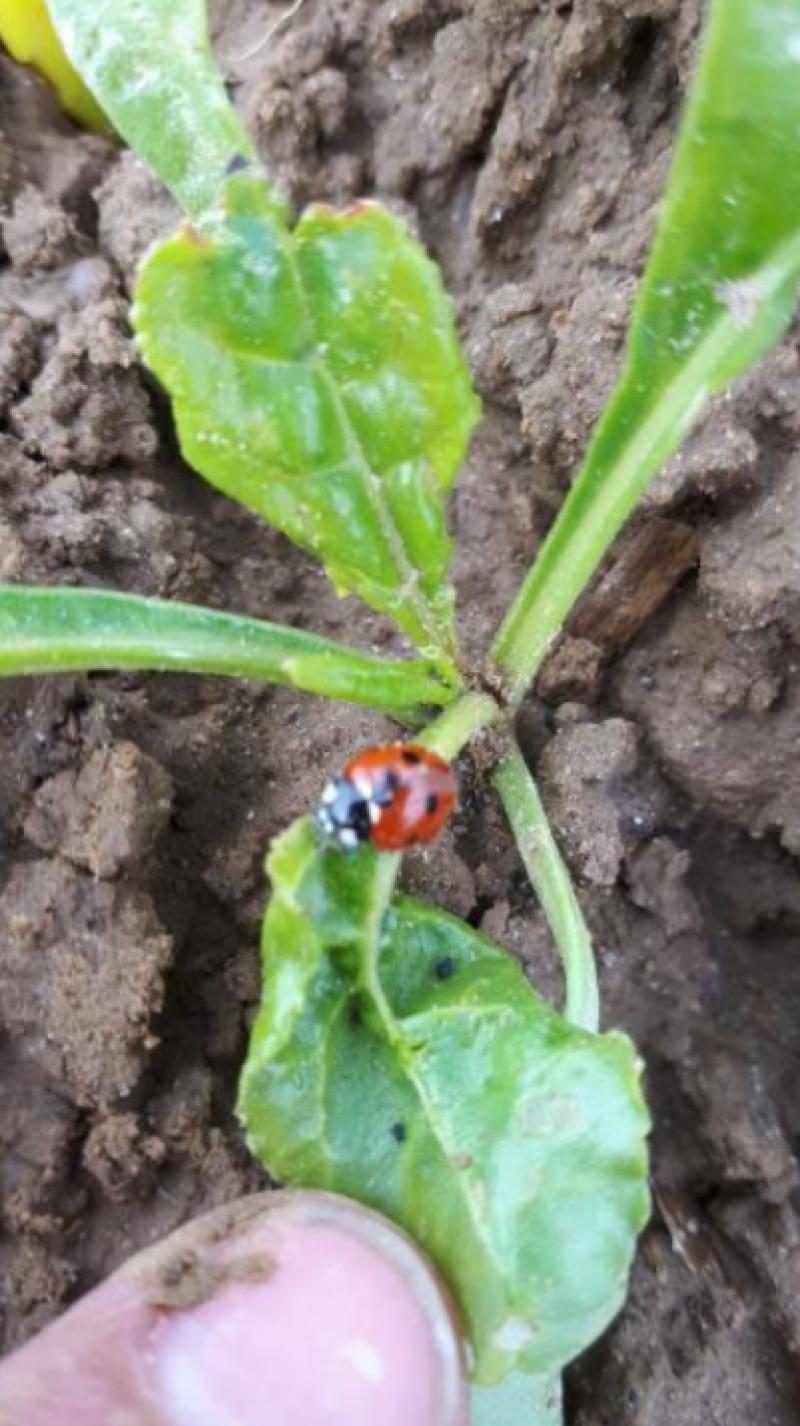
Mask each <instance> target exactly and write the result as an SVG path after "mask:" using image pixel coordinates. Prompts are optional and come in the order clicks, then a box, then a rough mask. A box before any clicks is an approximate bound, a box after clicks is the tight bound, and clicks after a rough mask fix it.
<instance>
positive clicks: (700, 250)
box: [494, 0, 800, 698]
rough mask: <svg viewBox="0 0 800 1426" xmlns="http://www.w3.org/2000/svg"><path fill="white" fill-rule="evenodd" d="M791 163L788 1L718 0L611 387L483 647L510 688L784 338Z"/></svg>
mask: <svg viewBox="0 0 800 1426" xmlns="http://www.w3.org/2000/svg"><path fill="white" fill-rule="evenodd" d="M798 172H800V9H798V7H797V5H795V4H787V3H786V0H714V3H713V4H712V7H711V17H710V22H709V27H708V32H707V34H706V38H705V43H704V46H703V51H702V57H701V61H700V66H699V69H698V72H697V75H696V78H695V82H694V86H693V89H692V94H691V99H690V102H689V106H688V109H687V112H686V115H685V117H684V121H683V125H682V128H681V133H680V140H679V143H678V148H677V152H676V155H675V161H674V164H673V168H672V173H671V176H670V180H669V184H668V188H667V193H666V196H665V200H664V207H663V211H662V215H661V220H660V222H659V225H658V231H657V233H656V238H655V243H654V246H653V251H652V255H651V257H650V261H649V263H648V265H647V270H646V272H645V276H644V279H643V281H642V285H641V288H640V291H639V295H638V299H637V302H636V307H635V310H634V315H633V322H632V326H631V331H630V335H629V340H628V350H627V357H626V362H625V368H624V371H623V374H622V377H621V380H620V382H619V384H618V386H617V388H616V390H615V391H614V394H613V396H612V397H611V400H610V402H609V404H608V406H607V408H606V410H605V412H604V415H603V417H602V419H601V421H600V424H599V426H598V427H597V430H596V432H595V435H594V438H593V440H592V443H591V445H590V447H589V450H588V453H587V455H586V459H585V462H584V464H583V467H582V469H581V471H580V474H579V475H578V477H577V479H576V481H575V484H574V485H573V487H572V490H571V491H570V494H569V496H568V497H567V499H566V501H565V503H564V505H563V507H562V509H561V512H560V514H559V517H558V519H557V520H556V523H555V525H554V526H553V528H552V530H551V532H550V534H549V536H548V538H547V539H546V541H545V543H544V545H543V546H542V548H541V550H540V551H539V554H538V557H537V559H536V562H535V564H534V566H533V568H532V570H531V572H530V573H529V575H528V577H527V579H526V581H525V583H524V585H523V587H522V590H521V591H520V594H519V596H518V597H517V600H516V601H515V604H514V605H513V606H512V609H511V610H510V611H509V614H508V616H507V618H506V620H505V622H504V624H503V626H502V628H501V630H500V633H499V635H498V638H497V640H496V643H495V648H494V654H495V658H496V660H497V662H498V664H499V665H500V666H501V668H502V669H503V670H504V671H505V672H506V673H507V675H508V676H509V679H510V683H511V691H512V694H513V695H514V696H515V697H517V698H519V697H521V696H522V693H523V692H524V690H525V688H526V686H527V684H528V682H529V681H530V679H531V678H532V677H533V675H534V673H535V672H536V670H537V668H538V667H539V664H540V663H541V660H542V658H543V657H544V654H545V653H546V651H547V648H548V646H549V644H550V643H551V641H552V639H553V638H554V637H555V635H556V634H557V633H558V632H559V630H560V629H561V627H562V625H563V622H564V620H565V618H566V616H567V614H568V613H569V611H570V609H571V608H572V605H573V604H574V602H575V600H576V598H577V597H578V595H579V594H580V592H581V590H582V589H583V588H584V586H585V585H586V583H587V581H588V580H589V579H590V578H591V576H592V574H593V573H594V571H595V570H596V568H597V566H598V564H599V562H600V560H601V559H602V557H603V555H604V554H605V551H606V549H607V548H608V546H609V544H610V543H611V540H612V539H613V537H614V535H615V534H616V532H617V530H618V529H619V528H620V525H621V524H622V522H623V521H624V520H625V518H626V516H627V515H628V514H629V512H630V510H631V508H632V507H633V505H634V504H635V502H636V500H637V499H638V497H639V496H640V495H641V493H642V491H643V490H644V488H645V486H646V485H647V483H648V482H649V480H650V479H651V478H652V477H653V476H654V475H655V474H656V472H657V471H658V469H659V468H660V466H661V465H663V463H664V462H665V461H666V460H667V458H668V457H669V456H670V455H671V454H672V453H673V452H674V451H675V449H676V448H677V446H678V445H679V444H680V442H681V440H682V439H683V437H684V436H685V435H686V433H687V431H688V430H689V428H690V426H691V425H692V423H693V422H694V421H695V419H696V417H697V416H698V414H699V412H700V411H701V409H702V407H703V405H704V403H705V402H706V400H707V398H708V397H709V396H710V395H711V394H712V392H715V391H718V390H719V389H720V388H721V387H722V386H724V385H725V384H726V383H727V382H729V381H730V380H731V379H732V377H734V376H736V375H737V374H738V373H739V372H741V371H743V370H744V369H745V367H747V366H748V365H749V364H750V363H751V362H753V361H755V359H756V358H757V357H758V356H760V355H761V354H762V353H763V352H765V351H766V350H767V349H768V348H769V347H770V346H772V344H773V343H774V342H776V341H777V340H778V339H779V337H780V336H781V334H782V333H783V332H784V330H785V328H786V326H787V323H788V322H789V320H790V318H791V316H792V313H793V311H794V307H795V302H796V297H797V287H798V281H799V280H800V182H798V179H797V175H798Z"/></svg>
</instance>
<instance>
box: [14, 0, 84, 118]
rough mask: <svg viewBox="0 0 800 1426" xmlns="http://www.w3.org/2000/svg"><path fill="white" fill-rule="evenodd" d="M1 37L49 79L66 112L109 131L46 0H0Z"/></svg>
mask: <svg viewBox="0 0 800 1426" xmlns="http://www.w3.org/2000/svg"><path fill="white" fill-rule="evenodd" d="M0 40H2V42H3V44H4V45H5V47H6V49H7V50H8V52H9V54H11V55H13V57H14V59H16V60H18V61H19V63H20V64H29V65H31V66H32V67H33V68H34V69H37V70H38V71H39V73H40V74H43V75H44V77H45V79H47V80H49V82H50V83H51V84H52V86H53V88H54V89H55V91H56V93H57V94H58V97H59V99H60V100H61V103H62V105H63V107H64V109H65V110H66V112H67V113H68V114H70V115H71V116H72V118H73V119H76V120H77V122H78V123H79V124H83V125H85V127H86V128H87V129H96V130H97V131H98V133H101V134H108V133H110V132H111V125H110V124H109V122H108V119H107V118H106V116H105V114H104V113H103V111H102V109H101V108H100V106H99V104H96V103H95V101H94V99H93V98H92V96H91V94H90V93H89V91H88V89H87V88H86V87H85V85H84V84H83V83H82V81H81V79H80V76H79V75H78V74H76V72H75V70H74V69H73V67H72V65H71V64H70V62H69V60H68V59H67V56H66V55H65V53H64V51H63V49H62V47H61V43H60V41H59V38H58V36H57V34H56V32H55V30H54V29H53V24H52V21H51V19H50V16H49V14H48V11H47V5H46V4H45V0H2V3H0Z"/></svg>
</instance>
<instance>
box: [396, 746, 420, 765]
mask: <svg viewBox="0 0 800 1426" xmlns="http://www.w3.org/2000/svg"><path fill="white" fill-rule="evenodd" d="M400 760H401V762H404V763H408V765H409V767H415V766H416V764H417V763H421V762H422V758H421V757H420V755H419V753H415V752H414V749H413V748H403V751H402V752H401V754H400Z"/></svg>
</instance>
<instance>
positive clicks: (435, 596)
mask: <svg viewBox="0 0 800 1426" xmlns="http://www.w3.org/2000/svg"><path fill="white" fill-rule="evenodd" d="M133 315H134V325H135V328H136V331H137V335H138V339H139V344H140V347H141V350H142V353H143V355H144V358H145V360H146V361H147V363H148V365H149V366H150V367H151V368H152V369H153V371H154V372H155V374H156V375H157V376H158V377H159V379H160V380H161V382H162V383H163V384H164V386H165V387H166V388H167V390H168V391H169V393H170V395H171V396H172V399H173V402H174V405H175V415H176V420H177V425H178V433H179V437H180V442H181V448H182V450H183V453H184V455H185V456H186V459H187V460H188V461H189V462H190V464H192V465H193V466H194V467H195V468H196V469H197V470H199V471H200V472H201V474H202V475H204V476H205V477H206V479H207V480H209V481H210V482H211V483H212V484H213V485H215V486H218V487H219V489H221V490H224V491H225V492H226V493H227V494H229V495H232V496H233V497H234V498H235V499H237V500H240V501H241V502H242V503H243V504H244V505H247V506H249V507H250V508H251V509H253V510H256V511H258V513H259V514H260V515H262V516H263V517H264V518H265V519H267V520H269V521H270V522H271V523H272V524H273V525H276V526H277V527H278V528H279V529H280V530H282V531H283V532H284V533H285V534H286V535H288V536H289V538H290V539H292V540H294V541H295V543H296V544H298V545H301V546H302V547H303V548H304V549H307V550H309V551H311V552H312V553H313V554H314V555H316V556H317V557H318V558H319V559H321V560H322V561H323V562H324V564H325V565H326V567H327V570H328V573H329V575H330V577H331V579H332V580H333V582H334V584H335V586H336V587H337V589H338V590H339V591H340V592H342V593H345V592H347V591H352V592H354V593H356V594H359V595H360V596H361V598H362V599H364V600H366V602H367V603H368V604H370V605H372V607H373V608H375V609H379V610H381V611H382V612H383V613H386V614H389V615H391V617H392V618H393V619H394V620H395V621H396V622H397V623H398V624H399V625H400V627H401V628H402V629H403V630H404V631H405V632H406V633H407V634H408V635H409V637H410V638H411V639H412V640H413V641H414V642H415V643H416V644H417V645H418V647H419V648H420V649H421V650H422V652H423V653H424V654H425V655H426V656H427V657H429V658H431V659H432V660H434V659H435V660H436V661H437V663H438V664H439V666H440V667H441V668H442V669H443V671H444V672H446V673H447V674H448V675H449V676H451V677H453V666H454V663H455V658H456V654H455V643H454V636H453V596H452V590H451V589H450V587H449V585H448V583H447V566H448V561H449V556H450V542H449V540H448V537H447V531H446V528H445V502H446V498H447V493H448V490H449V488H450V486H451V484H452V482H453V480H454V478H455V474H456V471H457V469H458V466H459V464H460V462H461V459H462V457H463V455H464V451H465V449H466V445H467V442H468V439H469V435H470V432H471V430H472V427H473V425H474V423H475V421H476V419H477V416H478V402H477V398H476V397H475V396H474V394H473V392H472V388H471V386H470V381H469V376H468V373H467V370H466V367H465V365H464V361H463V358H462V356H461V353H460V350H459V346H458V341H457V338H456V335H455V331H454V327H453V317H452V312H451V307H450V303H449V301H448V299H447V297H446V296H445V293H444V291H443V289H442V285H441V280H440V277H439V273H438V270H437V268H436V267H435V265H434V264H433V263H432V262H431V261H430V260H429V259H428V258H427V257H426V256H425V254H424V252H423V251H422V249H421V248H420V246H419V245H418V244H417V243H416V242H414V240H413V239H412V238H411V237H410V236H409V234H408V232H407V231H406V229H405V227H404V226H403V224H402V223H401V222H400V221H399V220H398V219H397V218H394V217H393V216H392V215H391V214H389V213H388V212H386V210H385V209H383V208H381V207H379V206H378V205H377V204H359V205H356V206H355V207H354V208H351V209H349V210H348V211H347V212H345V213H341V214H339V213H335V212H333V211H332V210H331V209H328V208H321V207H319V208H311V209H309V210H308V211H307V212H306V213H304V214H303V216H302V218H301V219H300V221H299V223H298V224H297V226H296V227H295V228H294V229H293V230H291V231H290V230H289V228H288V227H287V225H286V223H285V221H284V217H283V215H282V212H281V211H280V210H279V209H277V208H276V206H275V204H274V201H273V200H272V198H271V195H270V194H269V191H268V190H267V189H266V188H265V187H264V185H263V184H262V183H261V182H260V181H259V180H257V179H255V178H253V177H250V176H247V175H245V174H242V175H239V176H237V177H235V178H233V179H231V180H230V181H229V182H228V183H227V184H226V185H225V188H224V194H223V200H222V202H221V204H220V206H219V207H217V208H216V209H215V210H214V211H213V212H211V213H208V214H206V215H205V216H204V217H203V218H202V220H201V221H200V222H199V223H198V224H197V225H196V227H194V228H192V229H184V230H183V231H182V232H180V233H178V234H177V235H176V236H175V237H173V238H171V239H169V240H168V241H167V242H165V243H162V244H161V245H160V246H159V247H158V248H156V249H155V250H154V251H153V252H152V253H151V255H150V257H149V258H148V259H147V260H146V262H145V264H144V266H143V268H142V270H141V272H140V275H139V281H138V284H137V289H136V303H135V308H134V314H133Z"/></svg>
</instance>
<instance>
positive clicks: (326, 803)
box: [315, 777, 371, 852]
mask: <svg viewBox="0 0 800 1426" xmlns="http://www.w3.org/2000/svg"><path fill="white" fill-rule="evenodd" d="M315 821H316V824H317V827H318V828H319V830H320V832H321V833H322V836H323V837H324V838H325V840H326V841H328V842H333V843H334V844H335V845H336V846H337V847H341V848H342V850H344V851H348V852H349V851H353V850H354V849H355V848H356V847H360V846H362V845H363V843H364V842H368V841H369V839H370V827H371V821H370V814H369V800H368V798H366V797H365V796H364V794H363V793H362V792H359V790H358V788H357V787H355V786H354V784H353V783H352V782H351V781H350V778H349V777H334V778H331V780H330V782H328V783H327V784H326V786H325V788H324V790H323V793H322V798H321V800H320V804H319V807H318V808H317V810H316V813H315Z"/></svg>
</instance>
